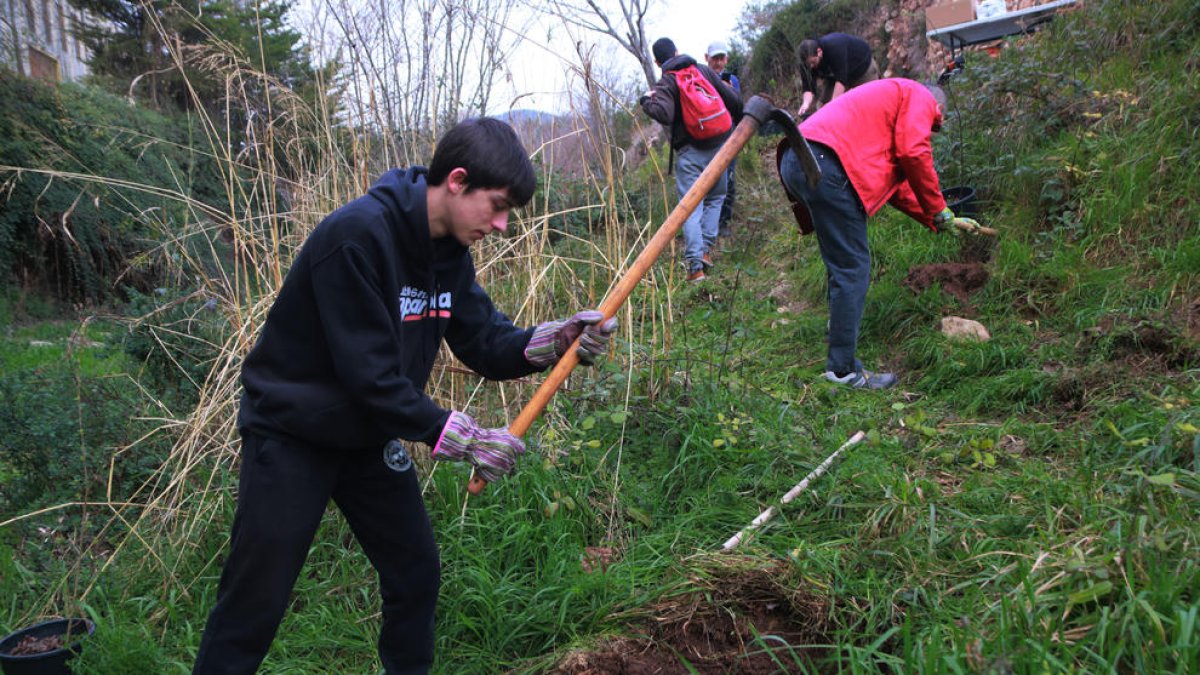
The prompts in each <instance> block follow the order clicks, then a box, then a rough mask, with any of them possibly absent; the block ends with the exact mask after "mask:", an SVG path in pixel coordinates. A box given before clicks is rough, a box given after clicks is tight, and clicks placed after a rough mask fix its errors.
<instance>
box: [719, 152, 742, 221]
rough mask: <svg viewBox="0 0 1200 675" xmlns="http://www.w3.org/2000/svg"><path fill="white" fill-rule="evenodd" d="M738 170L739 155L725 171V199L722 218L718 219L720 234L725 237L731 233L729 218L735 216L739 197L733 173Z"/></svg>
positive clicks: (722, 205) (722, 206)
mask: <svg viewBox="0 0 1200 675" xmlns="http://www.w3.org/2000/svg"><path fill="white" fill-rule="evenodd" d="M735 171H737V157H734V158H733V161H732V162H730V163H729V170H728V171H726V172H725V182H726V186H725V201H724V202H723V203H722V204H721V218H720V220H719V221H718V222H719V224H720V227H719V228H718V234H719V236H722V237H725V236H728V235H729V219H730V218H732V217H733V202H734V199H736V198H737V181H736V180H735V178H734V175H733V173H734V172H735Z"/></svg>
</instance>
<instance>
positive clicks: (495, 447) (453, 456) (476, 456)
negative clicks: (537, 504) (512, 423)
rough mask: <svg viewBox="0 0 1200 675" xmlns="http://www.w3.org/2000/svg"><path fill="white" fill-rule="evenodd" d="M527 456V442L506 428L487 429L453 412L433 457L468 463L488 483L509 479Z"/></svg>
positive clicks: (464, 415)
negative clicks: (521, 460) (518, 460)
mask: <svg viewBox="0 0 1200 675" xmlns="http://www.w3.org/2000/svg"><path fill="white" fill-rule="evenodd" d="M523 454H525V443H524V442H523V441H521V439H519V438H517V437H516V436H513V435H512V434H510V433H508V430H506V429H484V428H482V427H480V426H479V425H478V424H476V423H475V420H473V419H471V416H470V415H468V414H466V413H461V412H458V411H457V410H455V411H453V412H451V413H450V418H449V419H447V420H446V426H444V427H442V436H441V438H439V439H438V442H437V445H435V446H433V458H434V459H436V460H440V461H449V462H467V463H469V464H471V465H472V466H474V467H475V470H476V471H478V472H479V476H480V477H481V478H483V479H484V480H486V481H487V482H489V483H494V482H496V481H497V480H500V479H501V478H503V477H505V476H507V475H508V474H510V473H512V472H513V469H514V468H515V467H516V465H517V457H519V456H521V455H523Z"/></svg>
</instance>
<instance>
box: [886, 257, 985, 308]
mask: <svg viewBox="0 0 1200 675" xmlns="http://www.w3.org/2000/svg"><path fill="white" fill-rule="evenodd" d="M989 276H990V275H989V273H988V270H987V268H986V267H984V266H983V264H982V263H936V264H933V265H917V266H916V267H913V268H912V269H910V270H908V276H907V277H905V278H904V286H905V288H908V289H909V290H911V291H913V292H914V293H923V292H925V291H926V290H927V289H928V288H929V287H930V286H932V285H933V284H934V283H940V284H941V285H942V290H944V291H946V292H947V293H949V294H950V295H953V296H954V297H956V298H958V299H959V300H962V301H964V302H965V301H966V300H967V298H969V297H970V296H971V294H972V293H975V292H976V291H978V290H979V289H981V288H983V286H984V284H986V283H987V280H988V277H989Z"/></svg>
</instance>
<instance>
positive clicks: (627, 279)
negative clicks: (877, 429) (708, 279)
mask: <svg viewBox="0 0 1200 675" xmlns="http://www.w3.org/2000/svg"><path fill="white" fill-rule="evenodd" d="M772 110H775V106H774V105H772V104H771V102H770V101H769V100H767V99H765V98H763V97H762V96H754V97H751V99H750V100H749V101H747V102H746V108H745V115H744V116H743V117H742V121H741V122H739V123H738V125H737V127H735V128H734V130H733V133H732V134H730V136H729V138H728V139H726V140H725V143H724V145H722V146H721V149H720V150H718V151H717V154H716V155H715V156H714V157H713V158H712V160H711V161H710V162H709V163H708V166H706V167H704V171H702V172H700V176H699V177H698V178H697V179H696V182H695V183H692V187H691V188H690V189H689V190H688V191H687V193H686V194H684V195H683V197H682V198H681V199H680V200H679V203H678V204H676V205H675V208H674V210H672V211H671V213H670V215H668V216H667V219H666V220H665V221H664V222H663V224H662V225H661V226H659V228H658V231H657V232H655V233H654V236H653V237H651V238H650V242H649V243H647V244H646V248H644V249H642V252H641V253H640V254H639V255H638V257H637V258H636V259H634V261H633V263H631V264H630V265H629V269H628V270H626V271H625V273H624V274H622V275H621V278H620V279H618V280H617V283H616V284H615V285H614V286H613V288H612V290H611V291H609V293H608V296H606V297H605V298H604V301H603V302H601V303H600V307H599V308H598V309H599V311H600V313H601V314H603V315H604V321H607V320H609V319H611V318H612V317H613V316H615V315H616V313H617V310H618V309H620V308H621V305H622V304H624V303H625V300H626V299H628V298H629V295H630V294H631V293H633V289H634V288H635V287H636V286H637V285H638V282H640V281H641V280H642V277H644V276H645V275H646V272H648V271H649V270H650V266H651V265H653V264H654V261H655V260H657V259H658V256H659V255H660V254H661V253H662V252H663V250H664V249H666V248H667V246H668V245H670V243H671V240H672V239H674V238H675V235H676V234H677V233H678V232H679V230H680V228H682V227H683V223H684V221H686V220H687V219H688V216H690V215H692V211H695V210H696V207H697V206H698V205H699V204H700V202H701V201H702V200H703V199H704V197H705V196H706V195H708V191H709V190H711V189H712V187H713V186H714V185H716V184H717V181H718V180H720V179H721V176H722V175H724V173H725V170H726V169H728V168H729V164H730V163H731V162H732V161H733V159H734V157H737V154H738V153H739V152H741V150H742V148H743V147H744V146H745V145H746V143H747V141H749V140H750V139H751V138H753V137H754V134H755V133H757V132H758V127H759V124H761V123H762V121H763V120H765V119H766V118H767V117H768V116H769V115H770V113H771V111H772ZM578 346H579V340H578V339H576V340H575V343H574V344H572V345H571V348H570V349H568V350H567V352H566V353H565V354H563V357H562V358H561V359H559V360H558V363H557V364H556V365H555V366H554V369H553V370H551V371H550V374H549V375H547V376H546V379H545V380H543V381H542V384H541V385H540V386H539V387H538V388H537V391H535V392H534V393H533V398H531V399H530V400H529V403H526V404H525V407H524V408H522V409H521V412H520V413H519V414H518V415H517V418H516V419H514V420H513V422H512V424H511V425H509V427H508V433H510V434H512V435H513V436H516V437H517V438H520V437H522V436H524V435H525V432H526V431H529V427H530V426H531V425H532V424H533V421H534V420H536V419H537V418H538V416H539V415H541V414H542V411H543V410H545V409H546V406H547V405H549V403H550V399H551V397H553V396H554V393H555V392H556V391H558V388H559V387H560V386H562V383H563V382H565V381H566V380H567V376H568V375H570V374H571V371H572V370H574V369H575V366H576V365H578V364H579V357H578V356H577V355H576V354H575V349H576V347H578ZM486 487H487V481H486V480H484V479H483V478H481V477H480V476H479V474H478V473H477V472H472V474H471V481H470V482H469V483H468V484H467V492H470V493H471V494H473V495H478V494H481V493H482V492H483V490H484V488H486Z"/></svg>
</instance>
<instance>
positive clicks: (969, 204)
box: [942, 185, 979, 218]
mask: <svg viewBox="0 0 1200 675" xmlns="http://www.w3.org/2000/svg"><path fill="white" fill-rule="evenodd" d="M942 197H944V198H945V199H946V208H948V209H950V210H951V211H953V212H954V215H956V216H958V217H959V218H978V217H979V209H978V207H977V206H976V204H975V188H973V187H967V186H965V185H960V186H957V187H952V188H946V189H945V190H942Z"/></svg>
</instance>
